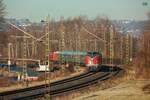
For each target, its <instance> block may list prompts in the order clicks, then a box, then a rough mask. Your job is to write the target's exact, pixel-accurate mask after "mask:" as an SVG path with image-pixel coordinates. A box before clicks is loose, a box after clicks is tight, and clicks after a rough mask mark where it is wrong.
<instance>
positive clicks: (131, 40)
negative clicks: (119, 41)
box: [130, 34, 133, 62]
mask: <svg viewBox="0 0 150 100" xmlns="http://www.w3.org/2000/svg"><path fill="white" fill-rule="evenodd" d="M132 55H133V38H132V34H130V62H131V61H132Z"/></svg>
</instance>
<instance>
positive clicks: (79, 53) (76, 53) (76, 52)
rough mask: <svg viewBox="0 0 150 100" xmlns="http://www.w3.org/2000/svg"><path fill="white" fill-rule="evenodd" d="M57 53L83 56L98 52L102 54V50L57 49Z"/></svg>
mask: <svg viewBox="0 0 150 100" xmlns="http://www.w3.org/2000/svg"><path fill="white" fill-rule="evenodd" d="M55 53H57V54H60V55H81V56H85V55H87V54H89V53H98V54H101V52H96V51H90V52H87V51H55Z"/></svg>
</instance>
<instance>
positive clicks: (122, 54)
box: [120, 36, 123, 64]
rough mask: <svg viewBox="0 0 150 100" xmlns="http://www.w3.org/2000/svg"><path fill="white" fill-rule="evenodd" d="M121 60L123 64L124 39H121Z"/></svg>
mask: <svg viewBox="0 0 150 100" xmlns="http://www.w3.org/2000/svg"><path fill="white" fill-rule="evenodd" d="M120 38H121V39H120V59H121V62H120V63H121V64H123V37H122V36H121V37H120Z"/></svg>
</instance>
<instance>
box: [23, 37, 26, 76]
mask: <svg viewBox="0 0 150 100" xmlns="http://www.w3.org/2000/svg"><path fill="white" fill-rule="evenodd" d="M26 58H27V40H26V37H25V35H24V37H23V59H26ZM23 75H24V78H26V77H27V63H26V61H25V60H23Z"/></svg>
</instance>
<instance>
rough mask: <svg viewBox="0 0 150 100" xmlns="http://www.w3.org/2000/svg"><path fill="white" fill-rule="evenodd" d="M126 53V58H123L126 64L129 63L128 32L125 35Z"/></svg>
mask: <svg viewBox="0 0 150 100" xmlns="http://www.w3.org/2000/svg"><path fill="white" fill-rule="evenodd" d="M125 51H126V53H125V55H126V56H125V57H126V60H125V63H126V64H128V63H129V57H130V53H129V52H130V48H129V34H127V35H126V50H125Z"/></svg>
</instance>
